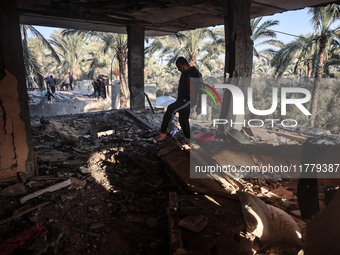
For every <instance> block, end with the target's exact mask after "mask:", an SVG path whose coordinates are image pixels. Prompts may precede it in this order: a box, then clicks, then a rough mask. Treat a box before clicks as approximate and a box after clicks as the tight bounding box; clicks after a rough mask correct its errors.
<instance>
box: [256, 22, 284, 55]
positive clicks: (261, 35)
mask: <svg viewBox="0 0 340 255" xmlns="http://www.w3.org/2000/svg"><path fill="white" fill-rule="evenodd" d="M262 18H263V17H259V18H255V19H251V20H250V27H251V32H252V36H251V39H252V40H253V42H254V44H255V42H256V41H258V42H259V43H257V44H256V45H254V47H253V49H254V52H253V54H254V56H255V57H257V58H258V59H260V58H262V54H261V52H259V51H258V50H257V49H256V47H258V46H260V45H265V44H269V45H272V46H275V47H281V46H282V45H283V43H282V42H281V41H279V40H275V39H268V40H267V38H276V32H275V31H273V30H271V29H269V28H270V27H272V26H276V25H278V24H279V21H278V20H267V21H265V22H263V23H262V24H260V23H261V21H262Z"/></svg>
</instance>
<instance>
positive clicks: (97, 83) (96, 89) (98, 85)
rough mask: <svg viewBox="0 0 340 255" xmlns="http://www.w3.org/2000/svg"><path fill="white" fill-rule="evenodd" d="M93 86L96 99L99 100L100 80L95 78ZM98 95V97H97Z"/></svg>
mask: <svg viewBox="0 0 340 255" xmlns="http://www.w3.org/2000/svg"><path fill="white" fill-rule="evenodd" d="M92 86H93V90H94V93H93V95H94V97H97V98H99V97H100V80H99V78H98V77H96V78H94V80H93V82H92ZM97 94H98V96H97Z"/></svg>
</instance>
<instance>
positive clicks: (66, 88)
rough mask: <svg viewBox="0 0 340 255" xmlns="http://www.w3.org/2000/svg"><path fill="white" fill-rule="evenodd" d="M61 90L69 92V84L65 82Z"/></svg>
mask: <svg viewBox="0 0 340 255" xmlns="http://www.w3.org/2000/svg"><path fill="white" fill-rule="evenodd" d="M60 87H61V90H64V91H65V90H68V83H67V82H66V81H64V82H63V83H62V84H61V86H60Z"/></svg>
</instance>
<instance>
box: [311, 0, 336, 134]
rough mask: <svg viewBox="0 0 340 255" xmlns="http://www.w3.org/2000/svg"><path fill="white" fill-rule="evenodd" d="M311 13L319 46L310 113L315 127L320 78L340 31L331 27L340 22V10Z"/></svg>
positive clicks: (318, 9)
mask: <svg viewBox="0 0 340 255" xmlns="http://www.w3.org/2000/svg"><path fill="white" fill-rule="evenodd" d="M309 13H310V14H312V19H311V23H312V24H313V26H314V29H315V32H316V33H315V40H316V43H317V46H318V61H317V65H316V72H315V82H314V86H313V93H312V102H311V107H310V112H311V114H312V115H311V118H310V126H311V127H314V122H315V114H316V110H317V103H318V98H319V90H320V78H321V75H322V71H323V65H324V60H325V56H327V50H328V49H329V45H330V43H331V42H332V40H333V38H334V37H335V36H336V35H337V34H338V33H339V31H340V26H337V27H336V28H331V25H332V24H334V23H335V22H336V21H337V20H339V18H340V9H339V6H338V5H337V4H330V5H327V6H326V7H313V8H310V9H309ZM327 46H328V48H327Z"/></svg>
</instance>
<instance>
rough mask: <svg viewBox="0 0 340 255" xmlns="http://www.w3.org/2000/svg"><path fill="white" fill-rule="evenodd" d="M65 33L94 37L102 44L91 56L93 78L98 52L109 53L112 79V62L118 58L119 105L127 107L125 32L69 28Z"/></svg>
mask: <svg viewBox="0 0 340 255" xmlns="http://www.w3.org/2000/svg"><path fill="white" fill-rule="evenodd" d="M65 33H66V34H78V35H82V36H83V37H89V38H95V39H96V40H99V41H100V42H102V45H101V46H100V47H98V48H97V49H98V50H97V53H94V54H93V56H92V58H91V69H92V71H91V72H90V73H89V75H90V76H91V77H92V78H93V75H94V71H93V70H94V69H95V68H96V67H97V65H98V63H99V54H100V53H103V54H109V56H110V59H111V74H110V77H111V79H112V74H113V73H114V70H113V63H114V62H115V60H116V59H117V60H118V66H119V80H120V107H121V108H126V107H127V95H128V91H127V86H126V59H127V35H125V34H114V33H104V32H96V31H86V30H75V29H71V30H68V31H66V32H65Z"/></svg>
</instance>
